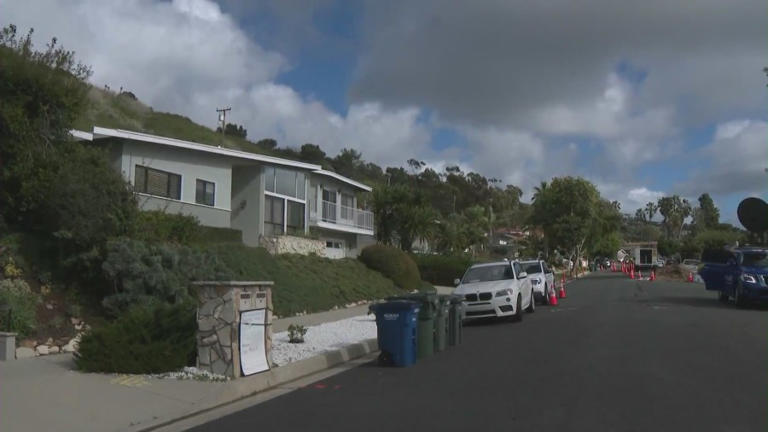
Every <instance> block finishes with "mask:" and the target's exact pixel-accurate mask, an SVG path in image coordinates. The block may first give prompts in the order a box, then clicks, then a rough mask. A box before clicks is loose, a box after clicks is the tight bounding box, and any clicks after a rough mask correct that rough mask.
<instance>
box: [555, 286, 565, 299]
mask: <svg viewBox="0 0 768 432" xmlns="http://www.w3.org/2000/svg"><path fill="white" fill-rule="evenodd" d="M557 296H558V297H560V298H561V299H563V298H565V285H560V291H559V292H558V293H557Z"/></svg>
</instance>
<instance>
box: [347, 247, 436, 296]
mask: <svg viewBox="0 0 768 432" xmlns="http://www.w3.org/2000/svg"><path fill="white" fill-rule="evenodd" d="M360 261H362V262H363V263H365V265H366V266H368V268H370V269H372V270H376V271H378V272H379V273H381V274H383V275H384V276H386V277H388V278H389V279H392V281H393V282H394V283H395V285H397V286H399V287H400V288H402V289H405V290H408V291H414V290H418V289H419V288H421V286H422V284H421V275H420V274H419V268H418V267H417V266H416V263H415V262H414V261H413V259H411V257H410V256H408V254H406V253H405V252H403V251H401V250H400V249H398V248H394V247H391V246H385V245H371V246H368V247H366V248H365V249H363V250H362V252H361V253H360Z"/></svg>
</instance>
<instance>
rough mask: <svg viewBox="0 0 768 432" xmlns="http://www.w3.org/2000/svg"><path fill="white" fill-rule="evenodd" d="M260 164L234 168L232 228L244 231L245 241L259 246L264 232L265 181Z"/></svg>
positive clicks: (247, 243) (250, 244)
mask: <svg viewBox="0 0 768 432" xmlns="http://www.w3.org/2000/svg"><path fill="white" fill-rule="evenodd" d="M262 172H263V170H262V169H261V167H260V166H235V167H233V168H232V213H231V217H230V221H231V222H230V223H231V225H232V228H235V229H239V230H241V231H242V232H243V243H245V244H246V245H248V246H254V247H255V246H259V238H260V237H261V235H262V234H264V212H263V211H262V209H263V208H264V181H263V180H262Z"/></svg>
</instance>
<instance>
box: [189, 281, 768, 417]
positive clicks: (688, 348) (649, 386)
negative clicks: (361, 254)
mask: <svg viewBox="0 0 768 432" xmlns="http://www.w3.org/2000/svg"><path fill="white" fill-rule="evenodd" d="M502 429H506V430H519V431H559V432H562V431H590V432H593V431H750V432H751V431H765V430H768V310H766V309H765V308H752V309H746V310H744V309H737V308H736V307H735V306H732V305H725V304H721V303H719V302H718V301H717V300H716V299H715V296H714V294H712V293H708V292H706V291H705V290H704V287H703V285H701V284H688V283H672V282H660V281H656V282H647V281H642V282H639V281H631V280H628V279H626V278H624V277H622V276H619V275H615V274H601V275H597V276H591V277H588V278H586V279H582V280H579V281H576V282H574V283H573V284H572V285H570V286H569V291H568V298H567V299H565V300H561V302H560V304H559V305H558V306H556V307H543V306H540V307H538V308H537V310H536V312H535V313H533V314H527V315H526V316H525V319H524V320H523V322H521V323H510V322H494V323H481V324H477V325H471V326H468V327H466V328H465V342H464V344H462V345H461V346H459V347H456V348H453V349H451V350H449V351H447V352H443V353H440V354H437V355H435V356H433V357H432V358H430V359H426V360H423V361H420V362H418V363H417V364H416V365H415V366H413V367H410V368H404V369H396V368H382V367H378V366H375V365H374V364H367V365H364V366H361V367H358V368H356V369H352V370H350V371H348V372H345V373H342V374H339V375H336V376H333V377H331V378H328V379H327V380H325V381H322V382H319V383H316V384H313V385H310V386H308V387H305V388H302V389H299V390H297V391H294V392H292V393H289V394H286V395H283V396H280V397H278V398H275V399H272V400H270V401H268V402H265V403H262V404H260V405H256V406H253V407H251V408H248V409H245V410H243V411H240V412H237V413H235V414H232V415H229V416H226V417H222V418H219V419H217V420H215V421H213V422H210V423H207V424H204V425H202V426H200V427H198V428H196V429H194V430H198V431H222V430H228V431H240V430H270V431H294V430H295V431H299V430H301V431H311V430H333V431H355V432H362V431H365V432H368V431H379V430H381V431H384V430H386V431H410V430H420V431H432V430H435V431H438V430H442V431H452V430H463V431H479V430H487V431H496V430H502Z"/></svg>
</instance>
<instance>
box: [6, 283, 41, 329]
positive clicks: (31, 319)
mask: <svg viewBox="0 0 768 432" xmlns="http://www.w3.org/2000/svg"><path fill="white" fill-rule="evenodd" d="M39 301H40V300H39V297H38V296H37V294H35V293H34V292H32V290H31V289H30V288H29V285H27V283H26V282H24V281H23V280H21V279H3V280H0V305H3V306H10V308H11V313H10V318H11V320H10V322H8V317H9V314H8V312H5V311H4V312H2V313H0V328H2V329H4V330H7V331H12V332H17V333H19V336H20V337H25V336H27V335H28V334H29V333H30V332H32V331H33V330H34V329H35V328H36V327H37V318H36V316H35V311H36V309H37V304H38V303H39Z"/></svg>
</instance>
